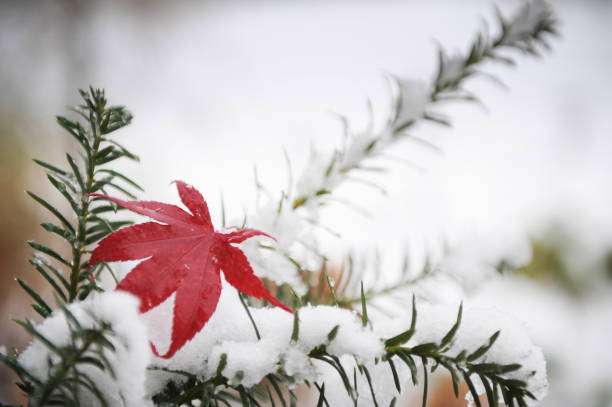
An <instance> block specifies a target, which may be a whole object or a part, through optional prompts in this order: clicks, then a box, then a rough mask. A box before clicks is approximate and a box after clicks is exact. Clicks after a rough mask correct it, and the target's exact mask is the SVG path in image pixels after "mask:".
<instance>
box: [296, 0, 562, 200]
mask: <svg viewBox="0 0 612 407" xmlns="http://www.w3.org/2000/svg"><path fill="white" fill-rule="evenodd" d="M497 20H498V21H497V23H498V33H497V35H496V36H494V37H493V38H491V37H490V35H489V33H488V32H487V31H486V30H483V31H482V32H480V33H478V34H477V35H476V37H475V39H474V40H473V42H472V43H471V44H470V46H469V47H468V51H467V52H466V53H465V54H460V55H456V56H453V57H449V56H448V55H447V53H446V52H445V51H444V50H443V49H442V48H440V49H439V53H438V67H437V69H436V74H435V75H434V79H433V81H432V84H431V85H430V86H429V88H430V90H429V91H427V87H426V86H425V85H424V84H423V85H420V84H417V83H415V82H414V81H409V80H403V79H400V78H398V77H395V76H391V77H390V80H391V82H392V85H393V87H394V88H395V91H396V93H397V95H396V96H395V97H394V100H393V106H392V109H391V115H390V117H388V119H387V120H386V124H385V127H384V128H383V129H382V130H381V131H379V132H378V133H376V132H372V131H371V129H372V128H373V124H372V123H371V124H370V125H369V126H368V127H369V128H368V130H367V131H366V132H365V133H361V134H353V133H352V132H351V130H350V128H349V125H348V122H347V121H346V119H345V120H344V123H345V133H346V134H347V137H348V142H347V143H345V146H344V147H343V148H342V149H340V150H336V151H334V152H333V153H332V154H331V155H330V156H329V157H328V158H327V161H323V163H322V164H324V166H323V167H321V166H320V164H319V163H315V164H314V165H311V166H310V167H308V168H306V170H305V171H304V174H307V173H312V172H313V171H316V172H321V169H324V171H322V175H321V177H320V180H319V181H320V184H318V185H316V186H310V187H308V189H307V190H306V191H303V192H302V193H299V188H298V191H297V192H298V193H299V194H298V195H297V196H296V197H295V198H294V199H293V201H292V208H293V209H294V210H295V209H298V208H300V207H302V206H304V205H306V204H307V203H310V202H312V201H318V200H319V199H318V198H319V197H320V196H322V195H327V194H330V193H332V190H333V189H334V188H337V187H338V186H339V185H340V184H341V183H343V182H344V181H346V180H347V179H348V177H347V176H346V175H347V174H348V173H350V172H352V171H354V170H357V169H359V168H362V167H363V164H362V162H363V161H365V160H366V159H369V158H373V157H376V156H379V155H380V154H381V153H384V152H385V150H386V149H388V148H389V147H390V146H391V145H393V144H394V143H395V141H396V140H399V139H400V138H405V137H411V136H409V135H407V134H406V130H408V129H410V128H413V127H414V126H415V125H416V124H417V123H420V122H423V121H431V122H436V123H439V124H442V125H450V121H449V120H448V119H446V118H444V117H441V116H440V115H438V114H436V113H433V112H431V108H432V107H433V106H434V105H435V104H436V103H438V102H440V101H443V100H449V99H450V100H464V101H476V99H475V98H474V97H473V96H472V95H470V94H469V93H468V92H467V91H465V90H464V89H463V88H462V86H463V85H464V84H465V82H466V81H467V80H468V79H470V78H472V77H475V76H478V75H483V76H486V75H488V74H486V73H481V72H480V71H478V70H477V69H476V67H477V66H479V65H481V64H482V63H484V62H487V61H492V62H502V63H506V64H514V60H513V59H512V57H510V56H507V55H505V54H504V53H505V51H506V50H515V51H520V52H523V53H525V54H528V55H539V51H538V50H539V49H540V48H545V49H548V48H549V44H548V42H547V40H548V37H549V36H552V35H556V34H557V29H556V27H557V24H558V22H557V20H556V18H555V16H554V14H553V12H552V10H551V9H550V7H549V6H548V5H547V4H546V3H545V2H543V1H540V0H535V1H533V2H528V3H525V5H524V6H523V7H522V8H521V9H520V10H518V12H517V13H516V14H515V15H514V16H513V17H512V18H511V19H509V20H506V19H505V18H504V17H503V16H502V15H501V14H499V13H498V16H497ZM421 94H422V95H421ZM420 99H422V100H420ZM323 160H325V158H323ZM314 161H316V160H314ZM315 167H316V168H315ZM319 168H321V169H319ZM309 176H312V175H309ZM298 184H299V183H298Z"/></svg>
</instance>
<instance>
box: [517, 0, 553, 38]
mask: <svg viewBox="0 0 612 407" xmlns="http://www.w3.org/2000/svg"><path fill="white" fill-rule="evenodd" d="M550 15H552V9H551V7H550V5H549V4H548V3H547V2H546V1H544V0H534V1H531V2H528V3H526V4H525V5H524V6H523V7H522V8H521V9H520V10H519V11H518V12H517V13H516V14H515V15H514V16H513V17H512V19H510V21H509V22H508V33H507V36H506V38H505V43H512V42H515V41H517V40H525V39H527V38H529V37H530V36H531V34H532V33H533V32H534V31H535V29H536V28H537V25H538V24H539V22H540V21H542V20H543V19H544V18H546V17H548V16H550Z"/></svg>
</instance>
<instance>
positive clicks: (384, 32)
mask: <svg viewBox="0 0 612 407" xmlns="http://www.w3.org/2000/svg"><path fill="white" fill-rule="evenodd" d="M518 4H520V3H519V2H515V1H500V2H499V3H498V6H499V7H500V8H501V10H502V11H504V12H508V11H509V10H512V9H514V8H515V7H516V6H517V5H518ZM553 6H554V8H555V9H556V11H557V12H558V15H559V19H560V21H561V25H560V32H561V37H560V38H557V39H555V40H553V41H552V45H553V50H552V52H544V58H542V59H530V58H529V59H528V58H521V57H519V58H518V59H517V60H518V62H519V64H518V67H517V68H516V69H508V68H505V67H503V68H500V67H495V66H491V67H488V70H489V72H492V73H494V74H496V75H497V76H498V77H499V78H500V79H502V81H503V82H504V83H505V84H506V86H507V88H502V87H499V86H498V85H495V84H493V83H491V82H488V81H486V80H475V81H473V83H471V85H470V89H472V90H473V91H474V93H476V94H477V95H478V96H480V97H481V99H482V101H483V102H484V106H478V105H456V106H449V107H448V108H447V110H446V111H445V112H446V113H448V114H450V115H451V116H452V117H453V122H454V126H453V128H452V129H446V128H444V129H441V128H439V127H435V126H422V127H419V128H418V130H417V132H418V133H419V137H422V138H424V139H428V140H430V141H432V142H433V143H435V144H436V145H437V146H438V147H439V148H440V150H441V152H438V151H432V150H431V149H428V148H423V147H422V146H420V145H416V144H410V143H404V144H403V145H402V146H400V148H399V150H398V152H397V154H398V155H401V156H404V157H406V158H408V159H410V160H412V161H413V162H414V163H416V164H418V166H419V167H420V168H421V169H420V170H414V169H413V168H409V167H397V168H396V167H394V168H393V169H392V171H391V173H390V175H388V176H382V177H381V178H380V182H381V184H382V185H384V186H385V188H386V189H387V191H388V194H387V195H386V196H385V195H380V194H378V193H375V192H372V191H371V190H368V189H363V188H362V187H347V188H344V189H343V191H342V194H343V196H344V197H345V198H346V199H349V200H351V201H352V202H354V203H358V204H359V205H360V206H362V207H363V208H364V209H366V210H367V211H368V212H370V213H371V216H370V217H364V216H362V215H361V214H359V213H356V212H351V211H347V210H346V208H343V207H336V208H334V207H331V208H329V210H328V211H327V212H326V213H325V214H324V219H325V220H327V222H328V223H329V224H330V225H332V226H333V227H334V228H335V229H337V230H341V231H342V235H343V239H341V240H338V239H333V238H331V237H330V236H326V237H322V239H323V240H324V241H325V244H327V245H328V246H329V247H330V248H331V250H332V251H335V252H336V253H338V255H340V253H343V252H344V251H345V250H346V248H347V247H351V248H353V249H354V250H362V251H367V250H370V249H371V248H372V247H378V248H379V249H381V253H383V256H384V257H385V262H386V264H388V267H393V266H394V262H395V261H396V260H397V259H399V257H400V256H401V254H402V253H404V252H405V251H406V250H409V251H410V252H411V253H412V254H413V255H414V256H413V258H415V259H416V260H414V261H415V262H418V261H419V260H418V259H419V258H421V259H422V258H424V257H425V256H430V257H433V258H442V257H443V256H444V253H446V252H447V250H448V248H449V247H450V248H451V249H452V248H456V252H458V253H460V254H459V255H458V256H459V257H460V258H463V257H465V258H469V260H466V261H465V262H463V263H461V264H463V265H464V267H462V269H461V270H457V273H458V274H460V277H461V279H462V281H463V285H464V288H465V289H466V290H465V292H464V293H462V295H465V296H467V297H468V298H469V301H471V302H473V303H474V304H479V305H485V306H495V307H498V308H500V309H503V310H506V311H508V312H510V313H513V314H516V315H517V316H518V317H519V318H521V319H522V320H523V321H525V326H526V329H528V330H529V332H530V334H531V335H532V337H533V338H534V341H535V342H536V343H538V344H539V345H541V346H542V347H543V348H544V351H545V353H546V355H547V358H548V370H549V375H550V381H551V390H550V396H549V397H548V399H547V400H546V401H545V403H544V405H546V406H569V407H573V406H576V407H578V406H580V407H583V406H584V407H609V406H612V347H611V345H610V344H611V343H612V295H611V293H612V210H611V208H612V182H611V181H612V159H611V157H612V82H611V81H610V76H609V75H610V67H611V66H612V41H611V40H612V24H610V22H611V21H612V3H611V2H609V1H601V0H600V1H577V0H576V1H556V2H554V3H553ZM492 15H493V6H492V4H491V2H490V1H479V0H478V1H477V0H472V1H462V2H455V1H452V0H448V1H442V0H440V1H429V2H427V1H390V0H385V1H376V2H374V1H370V2H368V1H339V0H333V1H326V2H323V1H284V2H283V1H264V2H256V1H246V0H244V1H218V2H215V1H201V2H195V1H186V0H182V1H173V2H166V1H159V0H158V1H155V0H149V1H145V0H139V1H118V0H116V1H110V0H109V1H88V2H83V1H78V0H51V1H30V0H24V1H20V2H12V1H2V2H0V140H1V142H2V144H1V147H0V191H1V196H0V319H1V322H0V327H1V328H0V343H2V344H4V345H6V346H7V348H10V347H13V346H15V347H18V348H23V347H24V346H25V344H26V343H27V338H26V337H24V336H23V334H22V333H21V331H20V330H19V329H17V326H16V324H14V323H12V322H10V320H9V319H10V317H19V318H21V317H24V316H30V317H32V316H33V313H32V312H30V311H28V307H29V305H28V304H29V303H28V301H27V299H26V296H25V295H24V294H23V292H21V290H20V289H19V287H18V285H17V284H16V283H15V282H14V281H13V279H14V277H15V276H20V277H22V278H25V279H26V280H28V281H29V282H30V283H31V284H32V285H33V286H38V287H44V284H43V282H42V281H40V276H38V275H37V274H35V273H33V272H32V270H31V269H30V268H29V266H28V265H27V262H26V260H27V258H28V257H29V255H30V249H29V248H28V247H27V246H26V244H25V240H27V239H37V240H41V241H46V240H45V239H47V237H46V236H45V235H44V233H43V232H42V229H40V228H39V227H38V224H39V223H40V222H41V221H43V220H45V219H46V218H47V214H45V213H44V212H42V210H41V209H40V208H38V207H37V206H36V205H35V203H34V202H31V201H30V200H29V199H27V197H26V195H25V194H24V192H23V191H24V190H26V189H28V190H33V191H35V192H36V193H38V194H40V195H43V196H45V197H48V198H49V199H50V200H51V201H53V202H55V203H57V204H58V205H62V204H63V203H62V202H61V200H60V198H59V197H57V196H55V195H54V194H53V192H52V190H51V188H50V187H49V186H48V185H46V184H45V182H46V181H45V179H44V176H43V171H42V170H41V169H40V168H38V167H36V166H35V165H34V164H33V162H32V161H31V158H32V157H39V158H42V159H44V160H45V161H48V162H51V163H57V164H60V163H62V162H63V160H64V158H63V157H64V152H65V151H72V150H73V149H74V146H73V144H72V141H71V139H70V138H69V136H67V135H66V134H65V133H63V132H62V131H61V130H60V128H59V127H58V126H57V125H56V124H55V119H54V116H55V115H56V114H65V113H66V111H67V110H66V106H68V105H73V104H76V103H78V102H79V99H78V93H77V91H76V89H77V88H79V87H86V86H88V85H89V84H91V85H93V86H95V87H103V88H105V89H106V91H107V96H108V98H109V99H110V101H111V102H113V103H117V104H123V105H126V106H128V107H129V109H130V110H131V111H132V112H133V113H134V115H135V119H134V122H133V124H132V125H131V126H130V127H129V128H127V129H126V130H123V131H122V132H121V133H120V135H119V140H120V142H121V143H122V144H124V145H125V146H126V147H127V148H128V149H130V150H132V151H134V152H136V153H137V154H138V155H139V156H140V158H141V162H140V163H139V164H136V163H125V164H123V165H124V167H122V170H123V171H124V172H126V173H127V174H129V175H131V176H132V178H133V179H135V180H137V181H138V182H139V183H140V184H141V185H142V186H143V187H144V188H145V190H146V193H144V194H142V197H143V198H146V199H155V200H164V201H172V200H174V199H175V196H174V191H173V188H171V187H170V185H169V183H170V182H171V181H172V180H175V179H183V180H185V181H187V182H190V183H192V184H194V185H196V186H197V187H198V188H199V189H200V190H201V191H202V192H203V194H204V196H205V197H207V200H208V201H209V206H210V207H211V212H212V213H213V216H218V214H219V213H220V199H219V197H220V195H221V193H222V194H223V196H224V200H225V203H226V206H227V209H228V212H229V213H230V214H231V215H232V216H234V217H236V218H239V217H240V216H242V213H243V211H244V210H245V209H247V210H248V208H252V207H253V204H254V189H255V188H254V182H253V168H254V166H257V169H258V173H259V177H260V179H261V181H262V182H263V183H264V184H265V185H266V186H268V187H269V188H270V189H271V190H280V189H281V188H283V186H284V185H285V183H286V177H287V170H286V166H285V160H284V157H283V150H286V151H287V154H288V156H289V157H290V158H291V164H292V167H293V169H294V172H295V173H296V174H298V173H299V169H300V168H302V167H303V166H304V164H305V163H306V162H307V160H308V151H309V149H310V148H311V147H312V146H315V147H316V148H319V149H324V150H328V149H332V148H333V146H335V145H337V144H338V142H339V140H340V133H341V132H340V126H339V123H338V120H337V119H336V118H335V116H334V114H333V113H341V114H344V115H346V116H348V117H349V119H351V120H352V121H353V122H354V123H356V124H363V123H365V119H364V118H365V116H366V109H365V99H366V96H371V97H372V99H373V101H374V105H375V107H376V106H377V104H384V103H386V97H387V94H386V88H385V82H384V80H383V74H384V73H385V72H391V73H394V74H398V75H400V76H404V77H413V78H419V79H425V80H427V79H429V78H431V74H432V72H433V70H434V68H435V60H436V44H437V43H439V44H441V45H442V46H444V47H445V48H446V49H447V50H449V51H451V52H452V51H453V50H463V49H465V46H466V45H467V44H468V43H469V41H470V39H471V38H472V36H473V34H474V33H475V31H476V30H477V29H478V28H479V27H481V26H482V21H483V17H484V19H485V20H488V21H493V20H492V19H491V17H492ZM492 26H493V25H492ZM294 175H295V174H294ZM325 239H327V240H325ZM47 241H48V240H47ZM50 244H51V245H53V242H50ZM58 250H62V248H61V247H58ZM491 253H504V255H505V256H509V257H511V258H514V259H518V262H519V263H521V264H523V267H521V269H520V270H519V271H518V272H517V273H510V274H504V275H503V276H496V277H495V278H493V277H491V276H490V273H489V274H487V273H485V272H482V265H483V264H485V263H486V262H487V261H489V260H490V259H491V256H492V255H491ZM461 256H463V257H461ZM493 257H495V256H493ZM530 259H531V260H530ZM460 260H461V259H460ZM485 280H486V282H485ZM432 295H435V293H433V294H432ZM441 297H442V296H441ZM441 300H442V299H441ZM0 372H1V375H2V376H0V400H2V401H5V402H11V401H13V402H14V401H15V400H17V393H16V388H15V387H14V385H13V384H12V380H13V378H12V377H11V376H10V375H9V374H8V372H6V370H5V369H4V368H3V367H2V368H0ZM446 390H448V389H446ZM446 390H444V389H442V388H440V389H439V390H436V391H439V392H440V395H441V396H440V401H439V405H440V406H451V405H453V404H452V402H451V401H448V400H446V399H445V398H444V396H443V394H445V391H446ZM460 403H464V402H463V401H460Z"/></svg>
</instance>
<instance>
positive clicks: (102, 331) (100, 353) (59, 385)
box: [0, 306, 114, 407]
mask: <svg viewBox="0 0 612 407" xmlns="http://www.w3.org/2000/svg"><path fill="white" fill-rule="evenodd" d="M61 312H62V313H63V314H64V316H65V319H66V322H67V325H68V329H69V335H70V339H69V341H68V342H67V343H66V344H57V343H55V342H53V340H52V339H50V338H48V337H46V336H45V335H44V334H42V333H41V332H40V331H39V330H38V329H37V328H36V327H35V326H34V324H33V323H32V322H31V321H30V320H25V321H17V322H18V323H19V324H20V325H21V326H23V327H24V329H25V330H26V331H27V332H28V333H29V334H30V335H32V336H33V337H34V338H36V340H37V341H39V342H40V343H41V344H42V345H43V346H44V347H45V348H46V349H47V350H48V351H49V352H51V353H53V354H54V355H55V356H54V357H52V358H51V357H50V358H48V366H47V367H48V373H47V374H46V375H45V376H44V377H39V376H37V374H35V373H32V372H30V371H29V370H28V369H27V368H26V367H25V366H24V365H22V364H21V363H20V362H19V360H18V358H17V357H16V356H9V355H3V354H0V361H1V362H3V363H4V364H5V365H7V366H8V367H9V368H10V369H12V370H13V371H14V372H15V373H16V374H17V376H18V377H19V379H20V380H21V382H20V383H18V384H17V385H18V386H19V387H20V388H21V389H22V390H23V391H24V392H25V393H26V395H27V396H28V398H29V405H30V406H45V405H64V406H75V407H76V406H79V405H80V399H79V396H78V394H79V391H82V390H81V389H83V390H87V391H89V392H90V393H91V394H92V395H93V396H94V397H95V398H96V399H97V400H98V401H99V402H100V405H102V406H106V405H108V404H107V402H106V399H105V398H104V395H103V393H102V391H101V390H100V389H99V388H98V387H97V386H96V384H95V383H94V382H93V380H91V379H90V378H89V377H88V376H87V374H85V373H84V372H83V370H82V368H83V367H85V366H93V367H94V368H96V369H98V370H100V371H103V372H106V373H107V374H109V375H111V376H112V377H114V372H113V370H112V367H111V366H110V364H109V363H108V360H107V358H106V356H105V355H104V351H105V350H109V351H114V346H113V344H112V343H111V341H110V338H111V337H112V336H113V335H114V334H113V332H112V331H111V327H110V325H109V324H108V323H106V322H104V321H100V320H97V319H95V327H94V328H84V327H83V326H81V324H80V323H79V322H78V321H77V319H76V318H75V316H74V315H73V314H72V313H71V312H70V310H68V309H67V308H66V307H64V306H62V308H61ZM77 389H78V390H77Z"/></svg>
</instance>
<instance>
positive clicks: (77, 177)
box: [22, 87, 142, 309]
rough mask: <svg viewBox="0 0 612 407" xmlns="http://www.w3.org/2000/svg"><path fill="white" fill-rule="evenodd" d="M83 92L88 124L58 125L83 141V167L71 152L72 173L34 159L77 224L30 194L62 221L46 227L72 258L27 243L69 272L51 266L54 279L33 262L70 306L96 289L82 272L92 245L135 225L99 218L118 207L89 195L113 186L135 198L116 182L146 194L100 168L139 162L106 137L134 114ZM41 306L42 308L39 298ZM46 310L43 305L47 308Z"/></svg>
mask: <svg viewBox="0 0 612 407" xmlns="http://www.w3.org/2000/svg"><path fill="white" fill-rule="evenodd" d="M79 93H80V94H81V97H82V98H83V101H84V104H83V105H81V106H79V107H77V108H75V109H73V110H74V111H75V112H77V113H78V114H79V115H80V116H81V117H82V118H84V119H85V122H84V123H81V122H79V121H72V120H70V119H68V118H66V117H62V116H58V117H57V123H58V124H59V125H60V126H61V127H63V128H64V129H65V130H66V131H67V132H68V133H70V135H72V136H73V137H74V138H75V139H76V140H77V141H78V144H79V146H80V147H81V150H82V160H81V163H80V164H79V162H78V160H76V159H75V158H73V156H72V155H70V154H66V161H67V163H68V166H69V169H67V170H66V169H61V168H59V167H56V166H54V165H52V164H49V163H46V162H44V161H41V160H36V159H35V160H34V162H35V163H37V164H38V165H40V166H41V167H43V168H44V169H45V170H46V171H47V172H48V174H47V179H48V180H49V182H51V184H52V185H53V187H54V188H55V189H56V190H57V191H59V192H60V194H61V195H62V196H63V197H64V198H65V199H66V201H67V202H68V203H69V205H70V208H71V209H72V212H73V217H74V218H76V222H75V224H73V223H72V222H70V221H68V219H69V218H70V217H69V216H66V215H64V214H62V213H61V212H60V210H59V209H57V208H56V207H55V206H54V205H52V204H51V203H49V202H48V201H47V200H45V199H43V198H41V197H39V196H38V195H36V194H34V193H33V192H29V191H28V192H27V193H28V195H30V197H32V198H33V199H34V200H35V201H37V202H38V203H39V204H40V205H42V206H43V207H45V208H46V209H47V210H49V211H50V212H51V213H52V214H53V215H55V217H56V218H57V219H59V221H60V225H55V224H52V223H48V222H45V223H43V224H42V225H41V226H42V227H43V228H44V229H45V230H46V231H48V232H50V233H53V234H55V235H57V236H59V237H61V238H62V239H63V240H65V241H66V242H67V243H68V244H69V246H70V248H71V258H64V257H63V256H62V255H60V254H59V253H58V252H56V251H55V250H52V249H51V248H49V247H47V246H44V245H41V244H39V243H36V242H32V241H30V242H28V243H29V244H30V246H32V247H33V248H34V249H35V250H38V251H39V252H41V253H44V254H47V255H49V256H50V257H52V258H53V259H55V260H57V261H58V262H59V263H60V264H61V265H63V266H66V267H67V268H68V269H69V270H68V276H67V277H66V278H65V277H64V276H63V274H62V273H61V272H60V271H59V270H57V269H55V268H54V267H53V266H51V265H50V264H48V262H47V264H46V265H47V267H49V268H50V269H51V270H52V271H53V274H54V276H52V275H51V274H49V273H47V272H46V271H45V270H44V268H42V267H41V265H40V264H39V261H38V260H32V261H31V263H32V265H33V266H34V267H35V269H36V270H37V271H38V272H39V273H40V274H42V275H43V277H45V279H46V280H47V281H48V282H49V284H50V285H51V286H52V288H53V289H54V290H55V291H56V292H57V294H58V295H59V296H60V298H61V299H62V300H64V301H66V302H73V301H75V300H77V299H84V298H85V297H86V296H87V295H88V294H89V293H90V292H91V291H92V290H93V289H94V286H93V281H87V279H86V278H84V277H85V276H86V274H85V271H84V269H83V264H84V263H83V257H84V255H85V254H87V253H88V250H87V246H89V245H90V244H92V243H95V242H96V241H98V240H100V239H102V238H103V237H105V236H106V235H108V234H109V233H112V232H113V231H115V230H117V229H118V228H119V227H121V226H124V225H127V224H130V223H131V222H127V221H124V222H110V221H108V220H107V219H105V218H102V217H100V216H101V214H103V213H109V212H111V211H112V212H116V211H117V207H116V205H109V204H107V203H105V204H103V205H94V203H96V202H98V200H96V199H93V198H91V197H89V196H88V195H89V194H92V193H94V192H96V191H97V190H98V189H100V188H102V187H103V186H105V185H109V186H111V187H113V188H115V189H118V190H120V191H122V192H123V193H125V194H128V195H129V196H132V197H133V195H132V194H131V193H130V192H129V191H128V190H126V189H125V188H123V187H121V186H120V185H118V184H116V183H115V182H114V180H115V179H116V180H120V181H122V182H124V183H126V184H127V185H128V186H129V187H133V188H136V189H138V190H142V188H141V187H140V186H139V185H138V184H136V183H135V182H134V181H132V180H131V179H130V178H128V177H126V176H125V175H123V174H121V173H119V172H117V171H115V170H113V169H108V168H99V167H100V166H101V165H103V164H107V163H111V162H112V161H114V160H116V159H118V158H121V157H127V158H130V159H138V158H137V157H136V156H135V155H134V154H132V153H130V152H129V151H128V150H127V149H125V148H124V147H123V146H121V145H119V144H117V143H116V142H115V141H114V140H110V139H108V137H107V135H108V134H109V133H112V132H114V131H116V130H118V129H119V128H121V127H124V126H126V125H128V124H129V123H130V121H131V119H132V116H131V114H130V113H129V112H128V111H127V110H125V109H124V108H123V107H120V106H107V101H106V98H105V95H104V91H102V90H99V89H93V88H91V87H90V88H89V90H88V91H83V90H79ZM98 175H100V176H104V178H103V179H99V178H98ZM85 264H86V263H85ZM58 280H59V282H58ZM22 286H23V284H22ZM28 293H29V294H30V295H32V293H31V292H29V291H28ZM35 299H36V298H35ZM36 300H37V299H36ZM37 302H38V303H39V304H40V302H39V301H38V300H37ZM45 308H46V307H44V306H43V309H45Z"/></svg>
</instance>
